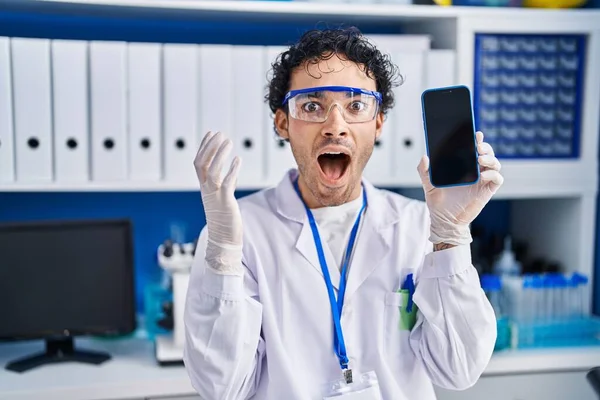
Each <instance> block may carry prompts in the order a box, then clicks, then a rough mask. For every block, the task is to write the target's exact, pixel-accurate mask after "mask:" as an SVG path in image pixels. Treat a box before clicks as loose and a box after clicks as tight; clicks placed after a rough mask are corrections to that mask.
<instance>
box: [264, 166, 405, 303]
mask: <svg viewBox="0 0 600 400" xmlns="http://www.w3.org/2000/svg"><path fill="white" fill-rule="evenodd" d="M297 176H298V171H297V170H296V169H292V170H290V171H288V173H287V174H286V175H285V176H284V178H283V179H282V180H281V182H280V183H279V185H278V186H277V187H276V188H275V197H276V207H277V212H278V213H279V214H280V215H281V216H283V217H285V218H287V219H289V220H292V221H295V222H298V223H301V224H302V225H303V226H302V230H301V232H300V235H299V236H298V239H297V241H296V249H297V250H298V251H299V252H300V253H301V254H302V255H303V257H304V258H305V259H306V260H307V261H308V262H309V263H310V264H311V265H312V266H313V267H314V268H315V269H316V270H317V271H318V273H319V274H321V275H322V271H321V265H320V264H319V258H318V255H317V251H316V248H315V243H314V238H313V235H312V231H311V228H310V224H309V223H308V218H307V216H306V210H305V208H304V204H303V203H302V200H301V199H300V198H299V197H298V194H297V193H296V191H295V189H294V185H293V182H294V180H295V179H296V177H297ZM362 183H363V187H364V188H365V190H366V192H367V201H368V207H367V210H366V212H365V215H364V217H363V222H362V227H361V229H360V232H359V235H358V237H357V240H356V243H355V245H354V252H353V253H354V254H353V256H352V260H351V262H350V268H349V273H348V282H347V286H346V295H345V299H344V302H345V303H346V301H347V300H348V299H349V298H350V297H351V296H352V294H353V293H354V292H355V291H356V290H357V289H358V288H359V287H360V285H361V284H362V283H363V282H364V281H365V279H367V277H368V276H369V275H370V274H371V273H372V272H373V271H374V270H375V269H376V268H377V267H378V266H379V265H380V264H381V261H382V260H383V258H384V257H385V256H386V255H387V253H388V252H389V251H390V248H391V245H390V243H391V236H392V233H393V232H392V230H389V229H387V228H389V227H390V226H391V225H393V224H395V223H397V222H398V221H399V214H398V212H397V210H396V209H395V208H394V207H391V206H390V204H389V203H388V202H387V199H386V197H385V196H384V195H383V194H382V193H381V192H380V191H379V190H378V189H377V188H375V187H374V186H373V185H372V184H371V183H370V182H368V181H367V180H366V179H365V178H363V180H362ZM323 250H324V251H325V259H326V261H327V268H328V270H329V275H330V277H331V282H332V284H333V286H334V287H335V288H336V289H338V288H339V283H340V278H341V277H340V270H339V266H338V265H336V263H335V261H334V257H333V255H332V254H331V251H330V250H329V247H328V246H326V245H325V244H324V246H323Z"/></svg>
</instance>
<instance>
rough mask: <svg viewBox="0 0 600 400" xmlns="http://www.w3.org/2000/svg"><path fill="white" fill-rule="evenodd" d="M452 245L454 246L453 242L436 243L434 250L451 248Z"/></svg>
mask: <svg viewBox="0 0 600 400" xmlns="http://www.w3.org/2000/svg"><path fill="white" fill-rule="evenodd" d="M452 247H454V245H453V244H448V243H436V244H434V245H433V251H440V250H446V249H451V248H452Z"/></svg>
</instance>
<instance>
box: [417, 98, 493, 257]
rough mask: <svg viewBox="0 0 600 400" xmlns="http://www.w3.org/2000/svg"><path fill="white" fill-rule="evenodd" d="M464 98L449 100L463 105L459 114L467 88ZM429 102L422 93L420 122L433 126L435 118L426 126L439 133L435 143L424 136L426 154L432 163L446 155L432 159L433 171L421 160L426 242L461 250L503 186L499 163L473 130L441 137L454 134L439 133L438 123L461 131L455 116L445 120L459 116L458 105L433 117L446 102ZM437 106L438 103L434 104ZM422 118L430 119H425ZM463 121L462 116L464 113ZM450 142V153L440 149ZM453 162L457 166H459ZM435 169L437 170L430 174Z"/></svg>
mask: <svg viewBox="0 0 600 400" xmlns="http://www.w3.org/2000/svg"><path fill="white" fill-rule="evenodd" d="M448 89H451V90H454V89H456V88H454V89H452V88H445V89H440V90H442V91H445V90H448ZM465 89H466V88H465ZM461 91H462V89H461ZM429 92H433V91H429ZM466 93H467V96H468V98H467V100H465V99H464V98H462V99H459V98H458V97H460V96H457V97H456V98H454V101H457V102H458V101H461V102H463V104H462V107H463V108H462V112H463V113H466V112H465V111H464V106H465V104H464V103H465V102H466V103H467V104H468V107H469V109H471V106H470V95H469V93H468V89H466ZM437 94H440V93H437ZM463 94H464V91H463ZM426 97H427V100H428V101H429V100H432V99H433V103H429V102H428V103H427V104H428V106H426V105H425V103H426V101H425V98H426ZM434 97H435V98H430V97H428V95H427V96H426V95H425V93H424V94H423V97H422V98H423V109H424V113H423V114H424V115H423V117H424V123H425V124H426V122H425V121H426V120H427V119H428V118H430V120H431V121H435V120H436V118H438V119H439V121H436V122H432V124H431V125H430V127H435V128H439V130H437V131H436V133H437V134H438V136H437V138H436V139H437V140H440V141H436V140H431V141H430V139H429V137H431V138H432V139H433V136H435V135H431V134H430V135H427V137H426V140H427V143H428V155H431V157H432V158H433V157H436V156H438V155H439V154H446V155H445V156H443V157H442V158H441V159H440V158H437V159H436V160H437V163H436V165H435V166H434V164H433V161H432V162H430V158H429V157H428V156H423V158H422V159H421V162H420V164H419V166H418V171H419V175H420V176H421V181H422V183H423V189H424V191H425V201H426V203H427V206H428V208H429V213H430V219H431V231H430V241H431V242H433V243H434V244H439V243H445V244H450V245H455V246H458V245H465V244H469V243H470V242H471V233H470V228H469V225H470V224H471V222H473V220H474V219H475V218H476V217H477V216H478V215H479V213H480V212H481V210H482V209H483V207H485V205H486V204H487V203H488V202H489V200H490V199H491V198H492V196H493V195H494V194H495V193H496V191H497V190H498V189H499V188H500V186H501V185H502V184H503V182H504V178H503V177H502V175H500V168H501V165H500V162H499V161H498V159H497V158H496V156H495V155H494V150H493V149H492V146H490V144H489V143H485V142H484V140H483V139H484V136H483V133H482V132H476V133H475V132H474V130H473V131H470V130H469V129H467V128H464V130H463V131H462V132H459V133H458V134H457V136H455V139H448V138H447V137H444V136H443V135H442V134H443V133H444V132H456V131H457V129H455V128H454V129H447V128H444V127H443V125H442V122H448V123H452V122H453V121H454V123H455V124H458V125H459V126H463V127H464V126H465V125H464V124H465V123H464V119H463V122H456V121H458V120H459V118H458V116H454V117H453V116H451V115H447V112H448V110H454V111H457V112H460V111H461V106H459V105H458V104H453V105H447V107H448V108H447V109H446V110H444V111H440V113H439V114H438V113H432V110H433V109H434V107H435V109H439V107H444V103H446V102H445V101H440V98H439V97H437V96H434ZM448 99H450V97H449V98H448ZM437 101H440V102H439V103H437ZM446 104H447V103H446ZM432 106H433V107H432ZM426 109H427V111H426ZM427 113H428V115H429V117H427V116H426V114H427ZM468 114H469V115H472V112H471V111H469V112H468ZM462 116H463V117H464V114H463V115H462ZM468 118H470V122H469V123H468V124H470V125H471V126H473V122H472V117H471V116H470V117H468ZM426 130H427V128H426ZM430 132H432V131H430ZM453 140H456V141H458V142H459V143H460V144H457V143H450V144H449V146H450V147H451V148H452V149H453V150H452V151H449V150H448V149H444V148H441V147H442V144H443V143H448V141H450V142H452V141H453ZM471 141H472V143H473V144H472V145H471ZM432 148H435V150H436V151H435V152H434V151H432ZM456 149H459V151H456ZM457 153H458V154H457ZM449 160H450V162H449ZM453 163H458V165H454V164H453ZM434 167H437V169H436V170H435V171H434V169H433V168H434ZM441 168H450V169H452V171H444V170H442V169H441ZM434 182H435V184H434Z"/></svg>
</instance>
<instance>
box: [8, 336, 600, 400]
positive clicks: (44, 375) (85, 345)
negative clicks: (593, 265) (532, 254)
mask: <svg viewBox="0 0 600 400" xmlns="http://www.w3.org/2000/svg"><path fill="white" fill-rule="evenodd" d="M76 345H77V347H78V348H81V349H90V350H99V351H108V352H109V353H110V354H111V355H112V356H113V359H112V360H110V361H109V362H107V363H105V364H102V365H100V366H90V365H85V364H77V363H64V364H56V365H51V366H46V367H41V368H38V369H35V370H32V371H30V372H27V373H24V374H14V373H12V372H8V371H6V370H4V369H0V399H1V400H9V399H10V400H33V399H40V398H60V399H61V400H92V399H98V398H103V399H106V400H108V399H114V400H117V399H124V398H147V397H160V396H177V395H180V396H185V395H192V394H194V389H193V388H192V386H191V385H190V381H189V378H188V376H187V373H186V371H185V369H184V368H183V367H180V366H173V367H160V366H158V365H157V363H156V360H155V359H154V350H153V343H152V342H151V341H149V340H146V339H143V338H137V337H136V338H131V339H122V340H100V339H88V338H85V339H77V340H76ZM42 346H43V343H42V342H41V341H31V342H20V343H7V344H0V366H2V367H3V366H4V364H6V363H7V362H8V361H9V360H12V359H15V358H19V357H22V356H25V355H28V354H31V353H35V352H38V351H40V350H41V349H42ZM599 364H600V347H582V348H565V349H540V350H528V351H523V350H515V351H512V350H511V351H505V352H499V353H495V354H494V356H493V357H492V360H491V362H490V363H489V365H488V367H487V369H486V371H485V372H484V376H493V375H511V374H521V373H544V372H557V371H584V370H589V369H590V368H592V367H594V366H598V365H599Z"/></svg>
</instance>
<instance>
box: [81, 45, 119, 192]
mask: <svg viewBox="0 0 600 400" xmlns="http://www.w3.org/2000/svg"><path fill="white" fill-rule="evenodd" d="M90 90H91V93H90V94H91V96H90V99H91V148H92V163H91V165H92V180H94V181H105V182H108V181H124V180H126V179H127V178H128V167H127V112H126V109H127V44H126V43H123V42H99V41H93V42H90Z"/></svg>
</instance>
